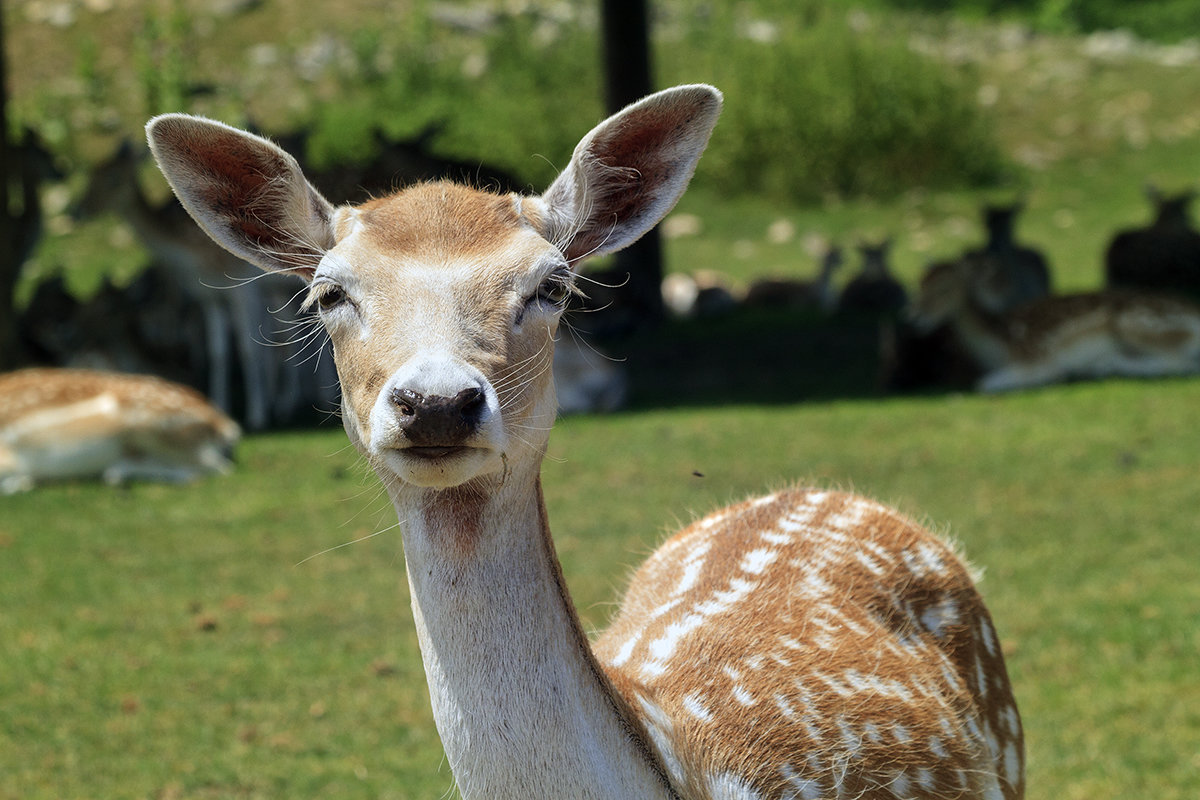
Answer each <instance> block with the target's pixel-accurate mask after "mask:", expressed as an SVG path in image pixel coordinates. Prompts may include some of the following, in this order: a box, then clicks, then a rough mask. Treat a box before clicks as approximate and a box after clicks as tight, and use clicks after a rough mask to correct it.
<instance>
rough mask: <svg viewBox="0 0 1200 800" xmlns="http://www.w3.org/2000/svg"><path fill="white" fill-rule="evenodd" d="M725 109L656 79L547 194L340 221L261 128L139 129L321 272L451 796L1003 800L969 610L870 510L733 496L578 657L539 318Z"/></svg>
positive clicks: (196, 181) (192, 124)
mask: <svg viewBox="0 0 1200 800" xmlns="http://www.w3.org/2000/svg"><path fill="white" fill-rule="evenodd" d="M719 107H720V95H719V94H718V93H717V92H716V91H715V90H714V89H712V88H711V87H705V86H686V87H677V88H675V89H672V90H668V91H665V92H661V93H659V94H656V95H652V96H650V97H648V98H646V99H644V100H642V101H641V102H639V103H636V104H634V105H633V106H630V107H629V108H627V109H626V110H625V111H623V112H621V113H619V114H617V115H615V116H614V117H611V118H610V119H608V120H606V121H605V122H603V123H602V124H601V125H600V126H598V127H597V128H595V129H594V130H593V131H592V132H591V133H589V134H588V135H587V136H586V137H584V139H583V140H582V141H581V142H580V144H579V146H578V147H577V148H576V151H575V154H574V157H573V158H572V160H571V163H570V164H569V165H568V167H567V168H566V170H565V171H564V172H563V173H562V175H560V176H559V178H558V179H557V180H556V181H555V182H554V183H553V184H552V185H551V186H550V188H549V189H548V190H547V191H546V193H545V194H543V195H541V196H538V197H524V196H519V195H497V194H490V193H487V192H480V191H476V190H473V189H467V188H464V187H461V186H457V185H455V184H450V183H428V184H421V185H417V186H414V187H411V188H408V189H405V190H402V191H400V192H398V193H395V194H393V195H390V196H388V197H384V198H380V199H377V200H373V201H370V202H367V203H364V204H362V205H359V206H343V207H336V208H335V207H333V206H332V205H331V204H329V203H328V202H326V201H325V200H324V199H323V198H322V197H321V196H320V195H319V194H318V193H317V192H316V191H315V190H314V189H313V188H312V187H311V186H310V185H309V184H308V183H307V182H306V181H305V180H304V179H303V177H302V176H301V174H300V172H299V167H298V166H297V165H296V162H295V161H294V160H293V159H291V158H290V157H289V156H287V155H286V154H285V153H283V152H282V151H281V150H279V149H278V148H277V147H275V146H274V145H272V144H271V143H269V142H267V141H265V140H262V139H259V138H257V137H254V136H251V135H249V134H246V133H243V132H240V131H236V130H234V129H232V128H228V127H227V126H224V125H221V124H220V123H215V122H211V121H207V120H200V119H196V118H191V117H184V116H181V115H168V116H165V117H161V118H157V119H155V120H153V121H152V122H151V124H150V126H149V135H150V141H151V145H152V148H153V150H154V152H155V155H156V157H157V159H158V161H159V164H160V166H161V167H162V169H163V171H164V173H165V174H166V175H167V177H168V179H169V180H170V182H171V184H172V186H173V187H174V189H175V191H176V193H177V194H178V195H179V197H180V199H181V200H182V201H183V203H184V205H185V206H186V207H187V208H188V209H189V211H191V213H192V214H193V216H195V217H196V219H197V221H198V222H199V223H200V224H201V226H202V227H204V228H205V229H206V230H207V231H208V232H209V233H210V235H212V236H213V237H214V238H215V239H216V240H217V241H218V242H220V243H222V244H223V245H224V246H226V247H228V248H230V249H231V250H232V251H233V252H235V253H237V254H238V255H240V256H242V257H244V258H247V259H248V260H251V261H254V262H255V263H258V264H259V265H260V266H262V267H264V268H266V269H272V270H280V271H289V272H294V273H297V274H299V275H301V276H302V277H304V278H305V279H306V280H307V281H308V282H309V284H310V288H309V297H308V302H309V303H310V304H311V305H312V306H315V307H317V308H319V309H320V315H321V319H322V322H323V324H324V326H325V328H326V330H327V331H328V333H329V335H330V338H331V340H332V342H333V348H334V357H335V361H336V363H337V367H338V372H339V376H340V378H341V386H342V390H343V398H342V407H343V421H344V425H345V428H346V431H347V434H348V435H349V437H350V439H351V441H352V442H353V443H354V444H355V446H356V447H357V448H358V449H359V450H360V451H361V452H362V453H363V455H364V456H365V457H366V459H367V460H368V462H369V463H370V464H371V465H372V467H373V468H374V469H375V471H376V473H377V474H378V475H379V477H380V479H381V480H382V482H383V484H384V486H385V487H386V489H387V491H388V493H389V496H390V497H391V499H392V502H393V505H394V506H395V508H396V511H397V514H398V515H399V517H400V519H401V520H402V522H403V523H404V527H403V540H404V553H405V560H406V567H407V573H408V581H409V585H410V588H411V592H412V603H413V616H414V619H415V623H416V628H417V633H418V639H419V642H420V645H421V654H422V659H423V661H424V666H425V671H426V677H427V679H428V683H429V692H430V700H431V704H432V707H433V711H434V717H435V720H436V722H437V726H438V731H439V733H440V735H441V737H442V741H443V744H444V746H445V750H446V755H447V759H448V761H449V763H450V766H451V768H452V770H453V772H454V775H455V780H456V782H457V784H458V786H459V789H460V791H461V793H462V795H463V797H464V798H468V800H475V799H476V798H488V799H489V800H494V799H497V798H521V800H524V799H525V798H545V800H552V799H553V800H563V798H605V799H611V800H628V798H639V799H640V798H651V799H652V800H658V799H660V798H661V799H662V800H751V799H752V798H753V799H756V800H766V799H767V798H780V799H782V798H801V797H818V796H831V797H832V796H837V794H835V793H839V792H843V791H844V792H851V791H855V792H860V794H859V795H858V796H861V797H865V798H883V797H889V798H892V797H896V796H900V797H910V796H920V797H927V798H959V797H980V798H985V797H986V798H1001V799H1002V800H1013V798H1018V797H1020V796H1021V794H1022V792H1023V773H1022V758H1023V756H1022V753H1021V732H1020V722H1019V718H1018V716H1017V712H1016V709H1015V706H1014V704H1013V701H1012V696H1011V692H1010V690H1009V688H1008V679H1007V676H1006V675H1005V673H1004V669H1003V660H1002V657H1001V655H1000V652H999V649H998V645H997V643H996V637H995V634H994V631H993V630H992V628H991V623H990V620H988V618H987V612H986V610H985V609H984V607H983V605H982V601H980V600H979V597H978V595H977V594H976V593H975V590H974V587H973V585H972V584H971V581H970V579H969V577H968V576H967V573H966V572H965V570H964V569H963V568H962V566H961V564H960V563H959V562H958V561H957V559H956V558H955V557H954V556H953V554H952V553H950V551H949V550H948V549H946V548H945V546H944V545H942V544H941V543H940V542H939V541H938V540H937V539H936V538H934V537H933V536H931V535H930V534H929V533H927V532H926V531H924V530H922V529H920V528H918V527H916V526H914V525H912V524H911V523H907V522H905V521H903V520H901V519H900V518H899V517H897V516H896V515H895V514H894V513H893V512H888V511H886V510H885V509H882V507H879V506H876V505H874V504H870V503H868V502H867V501H865V500H861V499H858V498H853V497H850V496H846V495H820V494H814V493H803V492H787V493H781V494H779V495H773V496H771V497H769V498H765V499H763V500H760V501H756V502H754V503H751V504H747V505H743V506H741V507H736V508H734V509H729V510H726V511H724V512H720V513H719V514H718V515H716V516H713V517H710V518H708V519H707V520H704V521H701V522H700V523H697V525H695V526H693V527H692V528H690V529H689V530H688V531H685V532H684V533H682V534H680V536H678V537H676V538H675V539H672V540H671V541H670V542H668V543H667V544H666V545H664V547H663V548H661V549H660V550H659V551H658V552H657V553H656V554H655V555H654V556H652V557H651V559H650V560H649V561H648V562H647V564H646V566H645V567H643V569H642V571H641V572H640V573H639V575H638V576H637V577H636V578H635V582H634V585H633V588H632V589H631V590H630V594H629V597H628V598H627V600H626V602H625V604H624V606H623V610H622V612H621V614H620V615H619V617H618V618H617V620H616V622H615V623H614V625H613V628H612V630H611V631H610V632H609V633H608V634H606V635H605V637H604V638H602V639H601V640H600V641H599V642H598V643H597V645H596V647H595V649H593V647H592V646H591V645H590V644H589V642H588V640H587V638H586V636H585V635H584V633H583V631H582V628H581V626H580V623H579V619H578V615H577V614H576V612H575V610H574V607H573V605H572V602H571V600H570V596H569V594H568V592H567V590H566V586H565V584H564V581H563V577H562V573H561V569H560V567H559V564H558V561H557V557H556V556H555V552H554V545H553V542H552V539H551V537H550V533H549V527H548V524H547V518H546V511H545V507H544V504H543V501H542V493H541V484H540V477H539V476H540V468H541V466H540V465H541V459H542V456H543V455H544V452H545V448H546V444H547V441H548V436H549V426H550V423H551V421H552V420H553V417H554V412H555V398H554V386H553V381H552V380H551V376H550V375H549V366H550V364H551V361H552V357H553V347H554V339H555V334H556V329H557V326H558V322H559V319H560V316H561V314H562V311H563V309H564V307H565V304H566V299H567V297H568V295H569V294H570V292H571V291H572V279H573V270H574V268H575V266H576V265H577V263H578V262H580V261H581V260H582V259H584V258H586V257H587V256H590V255H594V254H597V253H602V252H610V251H612V250H615V249H619V248H620V247H623V246H625V245H626V244H628V243H629V242H631V241H633V240H634V239H636V238H637V237H638V236H640V235H641V234H642V233H644V232H645V231H646V230H648V229H649V228H650V227H652V226H653V225H654V224H656V223H657V222H658V220H660V219H661V218H662V217H663V216H664V215H665V214H666V213H667V212H668V211H669V210H670V209H671V207H672V206H673V205H674V203H675V201H676V200H677V199H678V197H679V196H680V194H682V192H683V190H684V188H685V187H686V184H687V182H688V180H689V179H690V176H691V173H692V171H693V170H694V168H695V164H696V162H697V160H698V159H699V156H700V153H701V152H702V151H703V149H704V146H705V144H706V142H707V139H708V136H709V133H710V131H711V129H712V127H713V125H714V124H715V121H716V116H717V113H718V110H719ZM847 574H851V575H852V576H853V577H852V579H851V580H850V581H849V582H847V577H846V576H847ZM750 619H753V620H755V621H756V622H755V624H753V625H749V624H743V623H744V622H745V621H746V620H750ZM846 637H849V638H846ZM843 641H844V642H845V645H844V646H843V644H842V642H843ZM733 706H738V708H737V709H735V711H734V713H728V714H727V713H726V712H727V711H729V710H730V708H731V707H733ZM888 737H891V738H890V740H889V738H888Z"/></svg>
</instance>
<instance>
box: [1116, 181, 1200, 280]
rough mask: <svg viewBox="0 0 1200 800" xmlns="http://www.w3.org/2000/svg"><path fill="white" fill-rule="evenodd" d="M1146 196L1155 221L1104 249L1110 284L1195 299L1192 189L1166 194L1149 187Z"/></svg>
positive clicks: (1198, 269) (1198, 238)
mask: <svg viewBox="0 0 1200 800" xmlns="http://www.w3.org/2000/svg"><path fill="white" fill-rule="evenodd" d="M1146 197H1147V199H1149V200H1150V203H1151V204H1152V205H1153V206H1154V221H1153V222H1151V223H1150V225H1149V226H1147V227H1144V228H1135V229H1132V230H1126V231H1121V232H1120V233H1118V234H1116V236H1114V237H1113V239H1112V241H1111V242H1110V243H1109V245H1108V249H1107V250H1106V251H1105V253H1104V273H1105V278H1106V279H1107V281H1108V285H1109V286H1113V287H1120V286H1124V287H1131V288H1138V289H1153V290H1157V291H1164V292H1172V293H1180V294H1186V295H1189V296H1191V297H1192V298H1193V299H1196V300H1200V232H1197V231H1196V229H1195V227H1194V226H1193V225H1192V221H1191V215H1190V213H1189V209H1190V206H1191V204H1192V200H1194V199H1195V197H1196V193H1195V192H1194V191H1186V192H1181V193H1179V194H1173V195H1166V194H1163V193H1162V192H1160V191H1159V190H1158V189H1156V188H1155V187H1153V186H1148V187H1146Z"/></svg>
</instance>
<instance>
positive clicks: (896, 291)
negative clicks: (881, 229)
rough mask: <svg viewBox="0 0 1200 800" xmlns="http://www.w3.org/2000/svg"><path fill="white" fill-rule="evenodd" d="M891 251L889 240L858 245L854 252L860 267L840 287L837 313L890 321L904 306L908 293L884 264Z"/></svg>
mask: <svg viewBox="0 0 1200 800" xmlns="http://www.w3.org/2000/svg"><path fill="white" fill-rule="evenodd" d="M891 249H892V240H891V237H888V238H885V239H882V240H880V241H879V242H877V243H875V244H870V243H868V242H860V243H859V245H858V252H859V254H860V255H861V256H862V267H861V268H860V269H859V272H858V274H857V275H855V276H854V277H853V278H851V279H850V282H849V283H847V284H846V285H845V286H844V287H842V294H841V297H840V298H838V311H841V312H843V313H851V314H861V315H869V316H872V317H892V316H895V315H897V314H899V313H900V312H901V311H903V310H904V308H905V306H907V305H908V292H907V291H905V289H904V285H903V284H901V283H900V281H898V280H896V278H895V277H894V276H893V275H892V270H891V267H890V266H889V264H888V252H889V251H890V250H891Z"/></svg>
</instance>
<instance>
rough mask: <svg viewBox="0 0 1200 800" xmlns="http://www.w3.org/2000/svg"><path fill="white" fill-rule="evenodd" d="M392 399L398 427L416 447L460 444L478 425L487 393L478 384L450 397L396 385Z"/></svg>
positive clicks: (485, 403) (484, 406)
mask: <svg viewBox="0 0 1200 800" xmlns="http://www.w3.org/2000/svg"><path fill="white" fill-rule="evenodd" d="M391 401H392V404H393V405H394V406H395V407H396V410H397V411H399V412H400V420H399V422H400V430H402V431H404V436H405V438H407V439H408V441H409V442H410V443H412V444H413V445H415V446H417V447H454V446H457V445H460V444H462V443H463V442H464V441H466V439H467V437H468V436H470V435H471V434H472V433H474V432H475V430H476V429H477V428H478V427H479V422H480V420H481V419H482V417H483V412H484V409H485V408H486V407H487V396H486V395H485V394H484V391H483V390H482V389H480V388H478V387H472V388H469V389H463V390H462V391H461V392H459V393H458V394H456V395H454V396H453V397H443V396H441V395H423V394H421V393H420V392H416V391H413V390H412V389H404V388H395V389H393V390H392V394H391Z"/></svg>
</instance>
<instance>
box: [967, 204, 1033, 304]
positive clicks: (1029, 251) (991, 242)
mask: <svg viewBox="0 0 1200 800" xmlns="http://www.w3.org/2000/svg"><path fill="white" fill-rule="evenodd" d="M1024 207H1025V205H1024V203H1019V202H1018V203H1011V204H1009V205H1005V206H994V205H985V206H984V207H983V212H982V215H983V225H984V227H985V228H987V233H988V239H987V243H986V244H985V245H984V246H983V247H982V248H979V249H977V250H973V251H970V252H969V253H968V254H967V255H968V256H969V257H971V258H977V257H982V258H983V259H985V260H987V261H988V262H989V263H990V264H991V268H990V269H989V271H988V274H987V276H986V277H981V278H980V279H979V280H978V281H977V289H978V291H977V297H978V299H979V301H980V302H981V303H983V304H984V306H985V307H986V308H987V309H988V310H989V311H992V312H995V313H1003V312H1005V311H1011V310H1012V309H1014V308H1020V307H1021V306H1023V305H1025V304H1026V303H1028V302H1031V301H1033V300H1036V299H1038V298H1039V297H1045V296H1046V295H1048V294H1049V293H1050V267H1049V266H1048V265H1047V264H1046V257H1045V256H1043V255H1042V254H1041V253H1040V252H1039V251H1038V250H1035V249H1034V248H1032V247H1026V246H1024V245H1021V244H1019V243H1018V242H1017V239H1016V233H1015V228H1016V221H1017V215H1018V214H1019V213H1020V212H1021V210H1022V209H1023V208H1024Z"/></svg>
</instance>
